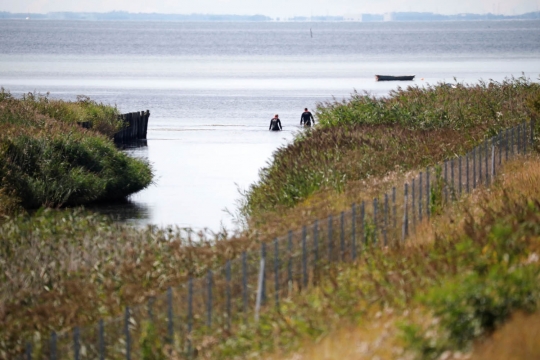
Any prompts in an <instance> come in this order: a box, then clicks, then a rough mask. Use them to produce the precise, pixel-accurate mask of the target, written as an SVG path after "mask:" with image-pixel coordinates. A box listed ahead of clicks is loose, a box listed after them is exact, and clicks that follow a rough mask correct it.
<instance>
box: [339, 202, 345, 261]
mask: <svg viewBox="0 0 540 360" xmlns="http://www.w3.org/2000/svg"><path fill="white" fill-rule="evenodd" d="M339 245H340V249H339V253H340V255H339V256H340V261H344V260H345V213H344V212H343V211H342V212H341V214H340V216H339Z"/></svg>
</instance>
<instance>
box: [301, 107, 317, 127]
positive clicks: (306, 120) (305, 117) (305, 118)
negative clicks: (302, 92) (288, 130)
mask: <svg viewBox="0 0 540 360" xmlns="http://www.w3.org/2000/svg"><path fill="white" fill-rule="evenodd" d="M311 121H313V125H315V119H314V118H313V115H312V114H311V112H309V111H308V109H307V108H305V109H304V112H303V113H302V116H301V117H300V125H304V126H308V127H311Z"/></svg>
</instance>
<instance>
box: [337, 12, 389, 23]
mask: <svg viewBox="0 0 540 360" xmlns="http://www.w3.org/2000/svg"><path fill="white" fill-rule="evenodd" d="M343 20H344V21H356V22H374V21H383V15H378V14H352V13H351V14H345V15H343Z"/></svg>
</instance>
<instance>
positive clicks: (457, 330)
mask: <svg viewBox="0 0 540 360" xmlns="http://www.w3.org/2000/svg"><path fill="white" fill-rule="evenodd" d="M539 181H540V157H538V155H535V156H533V157H531V158H528V159H519V160H517V161H514V162H512V163H510V164H508V165H506V166H505V168H504V169H503V172H502V175H500V178H499V180H498V181H497V183H496V184H495V185H493V187H492V188H490V189H489V190H483V189H480V190H478V191H476V192H475V193H473V194H472V195H471V196H469V197H466V198H463V199H462V200H461V201H460V202H459V203H457V204H456V205H455V206H454V208H452V209H451V211H449V212H448V213H446V214H443V215H440V216H438V217H436V218H433V219H432V222H431V224H427V223H424V224H423V226H424V228H423V231H420V232H419V233H418V235H417V236H415V237H413V238H412V239H411V241H410V242H409V243H408V244H407V245H406V246H405V247H402V248H389V249H370V250H369V251H367V252H365V253H364V256H363V257H362V258H361V259H360V260H359V261H358V262H357V263H355V264H352V265H351V264H340V265H337V266H336V267H330V268H328V269H327V270H326V274H327V276H326V279H324V280H323V281H322V283H321V284H320V285H319V286H317V287H314V288H311V289H309V290H308V291H306V292H305V293H303V294H302V295H300V296H294V297H292V298H290V299H288V300H286V301H284V302H283V305H282V307H281V309H280V312H279V313H276V312H274V311H272V310H269V311H268V312H267V313H265V314H264V316H262V317H261V323H260V325H259V327H258V331H253V330H250V329H249V328H247V329H245V330H243V331H242V328H240V330H239V334H235V335H234V336H233V337H232V338H231V339H229V340H227V341H223V342H222V343H221V344H219V345H217V346H215V347H214V348H212V349H207V354H208V358H221V357H224V356H230V357H234V356H238V357H239V358H241V357H242V356H244V355H245V354H250V356H251V357H252V358H258V357H268V358H272V359H281V358H291V357H292V358H295V359H347V358H349V359H373V358H375V356H379V357H380V358H381V359H398V358H402V359H410V358H420V359H438V358H439V356H441V355H442V354H445V353H446V354H454V353H456V352H458V351H460V352H467V351H469V350H470V349H471V348H470V346H471V345H472V344H473V341H474V340H475V339H485V338H486V337H488V338H489V336H490V334H491V333H492V331H494V330H497V329H500V328H501V326H502V325H503V324H504V323H505V321H506V320H507V319H509V317H510V315H511V314H512V313H514V312H515V311H518V310H520V311H525V312H534V311H535V310H536V309H537V307H538V305H540V285H539V284H540V262H539V260H538V255H539V254H540V188H539V187H538V186H537V184H538V182H539ZM534 318H537V316H536V317H533V318H531V319H534ZM530 321H532V320H528V321H521V322H520V323H518V324H513V325H511V326H513V327H514V331H524V328H523V327H526V326H528V324H529V323H530ZM329 334H330V335H329ZM326 337H327V339H325V338H326ZM308 339H309V340H308ZM323 339H325V340H323ZM480 343H482V342H480ZM480 343H479V344H480ZM300 346H301V347H302V348H303V350H302V351H299V352H297V353H295V355H292V356H291V354H290V353H289V351H290V350H294V349H296V348H297V347H300ZM508 346H516V344H515V342H510V341H508ZM276 351H277V352H278V354H275V353H274V354H273V352H276ZM477 351H478V354H479V355H478V356H480V354H483V353H485V352H487V351H488V350H484V349H483V348H482V347H481V348H479V349H478V350H477ZM499 351H501V353H502V351H505V352H507V353H508V351H511V349H508V348H504V349H499ZM529 351H530V352H524V355H523V357H516V358H517V359H529V358H535V356H538V355H539V354H540V353H539V351H540V349H539V348H538V347H534V346H533V347H531V348H530V350H529ZM280 354H281V355H280ZM531 354H533V357H530V356H531ZM445 356H446V355H445Z"/></svg>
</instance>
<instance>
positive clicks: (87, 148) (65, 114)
mask: <svg viewBox="0 0 540 360" xmlns="http://www.w3.org/2000/svg"><path fill="white" fill-rule="evenodd" d="M83 122H91V123H92V129H91V130H86V129H83V128H82V127H81V126H80V125H79V124H78V123H83ZM0 126H1V128H2V131H1V132H0V213H12V212H14V211H17V210H18V209H33V208H39V207H59V206H64V205H80V204H85V203H90V202H95V201H104V200H114V199H120V198H124V197H126V196H127V195H129V194H131V193H134V192H136V191H139V190H141V189H143V188H145V187H146V186H148V185H149V184H150V183H151V181H152V171H151V169H150V167H149V165H148V164H147V163H145V162H143V161H141V160H136V159H132V158H129V157H128V156H127V155H125V154H124V153H122V152H121V151H119V150H118V149H116V147H115V146H114V144H113V143H112V141H111V140H110V138H111V137H112V135H113V134H114V133H115V132H117V131H118V130H119V129H121V128H122V126H123V124H122V121H121V120H119V118H118V111H117V110H116V108H114V107H111V106H107V105H103V104H99V103H96V102H94V101H92V100H90V99H88V98H86V97H79V99H78V100H77V101H75V102H68V101H62V100H53V99H51V98H49V97H48V96H42V95H38V94H32V93H30V94H27V95H25V96H23V97H22V98H16V97H14V96H13V95H11V94H10V93H9V92H8V91H6V90H4V89H2V90H1V91H0Z"/></svg>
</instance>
